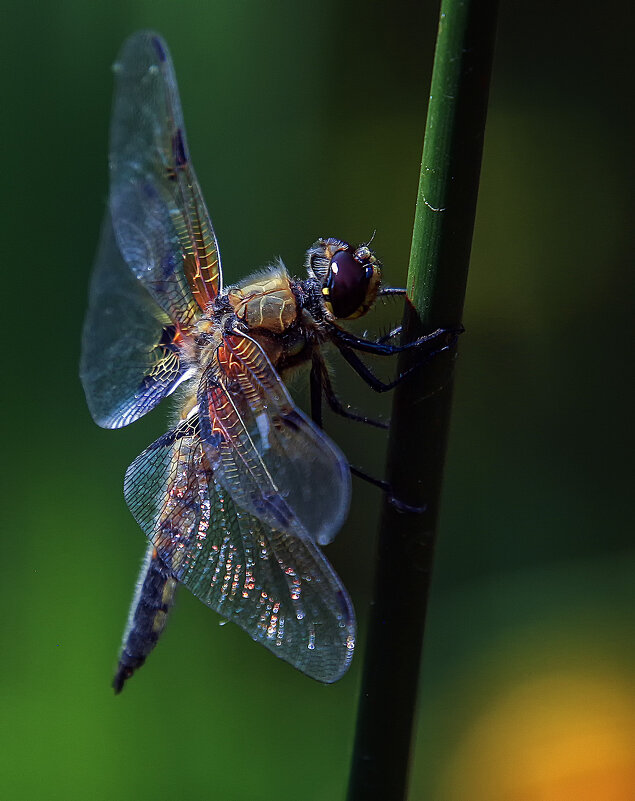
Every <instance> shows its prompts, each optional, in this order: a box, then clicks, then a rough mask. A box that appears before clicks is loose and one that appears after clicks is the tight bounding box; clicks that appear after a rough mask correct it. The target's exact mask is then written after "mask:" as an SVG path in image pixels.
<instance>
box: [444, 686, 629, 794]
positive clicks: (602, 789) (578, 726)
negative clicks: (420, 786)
mask: <svg viewBox="0 0 635 801" xmlns="http://www.w3.org/2000/svg"><path fill="white" fill-rule="evenodd" d="M443 785H444V792H443V793H442V796H443V798H444V799H448V801H634V799H635V698H634V694H633V687H632V686H629V685H628V684H627V683H626V682H625V681H623V680H620V679H615V678H614V677H611V676H609V675H606V676H601V675H594V676H585V675H580V674H575V673H555V674H550V675H546V676H545V675H543V676H542V677H539V678H536V679H533V680H531V681H529V682H526V683H524V684H522V685H518V686H516V687H514V688H512V689H511V690H509V689H508V690H507V691H506V693H505V694H504V695H502V696H501V697H500V698H498V699H497V700H496V701H495V702H494V704H493V705H492V706H491V708H490V709H489V711H488V712H487V713H485V714H484V715H481V716H480V717H479V718H478V719H477V720H476V721H475V723H474V724H473V726H472V727H471V729H470V730H469V731H468V732H467V733H466V735H465V737H464V739H463V741H462V742H461V744H460V745H459V747H458V749H457V751H456V752H455V754H454V757H453V759H451V760H450V763H449V765H448V771H447V774H446V776H445V780H444V782H443Z"/></svg>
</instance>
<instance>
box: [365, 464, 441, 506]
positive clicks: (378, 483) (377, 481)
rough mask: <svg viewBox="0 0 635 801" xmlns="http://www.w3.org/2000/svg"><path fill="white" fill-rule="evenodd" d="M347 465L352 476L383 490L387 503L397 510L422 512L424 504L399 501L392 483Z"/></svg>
mask: <svg viewBox="0 0 635 801" xmlns="http://www.w3.org/2000/svg"><path fill="white" fill-rule="evenodd" d="M349 467H350V469H351V473H352V474H353V475H354V476H357V478H361V479H362V480H363V481H367V482H368V483H369V484H372V485H373V486H374V487H378V488H379V489H380V490H381V491H382V492H384V493H385V494H386V497H387V498H388V503H390V504H391V505H392V506H394V507H395V509H397V511H399V512H410V513H412V514H422V513H423V512H425V510H426V507H425V506H411V505H410V504H409V503H404V501H400V500H399V498H397V497H396V496H395V494H394V492H393V488H392V485H391V484H390V483H389V482H388V481H383V480H382V479H381V478H375V477H374V476H371V475H369V474H368V473H366V472H365V471H364V470H360V469H359V468H358V467H354V466H353V465H352V464H350V465H349Z"/></svg>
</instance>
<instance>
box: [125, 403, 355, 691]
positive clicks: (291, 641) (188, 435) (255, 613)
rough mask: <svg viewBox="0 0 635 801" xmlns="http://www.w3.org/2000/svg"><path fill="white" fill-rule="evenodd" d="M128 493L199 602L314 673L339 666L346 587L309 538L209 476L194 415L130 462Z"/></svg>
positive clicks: (334, 675) (344, 646)
mask: <svg viewBox="0 0 635 801" xmlns="http://www.w3.org/2000/svg"><path fill="white" fill-rule="evenodd" d="M124 494H125V497H126V501H127V503H128V506H129V507H130V510H131V511H132V513H133V515H134V517H135V518H136V520H137V522H138V523H139V525H140V526H141V527H142V528H143V530H144V531H145V532H146V534H147V536H148V538H149V539H150V541H151V542H152V543H153V544H154V546H155V547H156V549H157V551H158V553H159V556H160V557H161V559H162V560H163V561H164V562H165V563H166V564H167V565H168V566H169V567H170V568H171V570H172V571H173V574H174V576H175V577H176V578H177V579H178V580H179V581H180V582H182V583H183V584H185V586H187V587H188V588H189V589H190V590H191V591H192V592H193V593H194V594H195V595H196V596H197V597H198V598H200V599H201V600H202V601H203V602H204V603H206V604H207V605H208V606H210V607H211V608H212V609H214V610H216V611H217V612H219V613H220V614H221V615H223V616H224V617H226V618H228V619H229V620H231V621H233V622H234V623H237V624H238V625H239V626H240V627H241V628H243V629H244V630H245V631H246V632H247V633H248V634H249V635H250V636H251V637H252V638H253V639H254V640H256V641H257V642H260V643H262V644H263V645H264V646H265V647H266V648H268V649H269V650H270V651H272V652H273V653H274V654H275V655H276V656H279V657H280V658H281V659H284V660H285V661H287V662H289V663H290V664H291V665H293V666H294V667H296V668H298V669H299V670H301V671H302V672H303V673H306V674H307V675H309V676H311V677H312V678H314V679H317V680H318V681H323V682H327V683H330V682H333V681H336V680H337V679H338V678H340V677H341V676H342V675H343V674H344V672H345V671H346V670H347V668H348V666H349V663H350V660H351V658H352V656H353V648H354V644H355V619H354V613H353V609H352V605H351V602H350V600H349V598H348V595H347V593H346V590H345V588H344V586H343V585H342V583H341V581H340V580H339V578H338V577H337V575H336V574H335V572H334V571H333V569H332V567H331V566H330V564H329V563H328V562H327V560H326V559H325V558H324V556H323V555H322V553H321V551H320V549H319V548H318V547H317V546H316V545H315V544H314V543H312V542H311V541H309V540H306V539H303V538H297V537H294V536H293V535H292V534H291V533H289V532H285V531H280V530H277V529H275V528H272V527H270V526H268V525H266V524H265V523H264V522H263V521H262V520H259V519H258V518H257V517H255V516H254V515H252V514H250V513H249V512H246V511H244V510H242V509H240V508H239V507H238V506H237V505H236V504H235V503H234V501H233V500H232V498H231V496H230V495H229V493H228V492H226V490H225V489H224V488H223V486H222V485H221V484H220V483H219V482H217V481H216V480H215V477H214V474H213V471H212V469H211V467H210V465H209V461H208V459H207V455H206V453H205V449H204V448H203V446H202V443H201V439H200V436H199V424H198V420H197V419H196V418H190V419H189V420H187V421H182V422H181V423H180V424H179V425H178V426H177V428H176V429H174V430H173V431H170V432H168V433H167V434H165V435H164V436H163V437H161V438H160V439H159V440H157V441H156V442H155V443H154V444H153V445H151V446H150V447H149V448H147V449H146V450H145V451H144V452H143V453H142V454H141V455H140V456H139V457H138V458H137V459H136V460H135V461H134V462H133V463H132V465H131V466H130V467H129V468H128V471H127V472H126V479H125V484H124Z"/></svg>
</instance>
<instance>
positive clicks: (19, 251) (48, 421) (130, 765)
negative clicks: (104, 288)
mask: <svg viewBox="0 0 635 801" xmlns="http://www.w3.org/2000/svg"><path fill="white" fill-rule="evenodd" d="M1 9H2V24H1V27H0V37H1V50H0V53H1V56H0V58H1V60H2V65H3V70H2V78H1V80H0V83H1V85H2V107H1V110H0V114H1V119H2V143H3V148H2V153H3V158H2V167H1V170H0V174H1V178H0V185H1V187H2V254H3V258H2V263H3V275H4V278H3V282H2V283H3V287H4V291H3V301H2V309H3V320H4V325H3V337H2V341H3V343H4V348H3V354H4V358H3V364H4V367H5V369H4V374H5V379H4V381H3V397H4V409H3V414H2V421H3V426H4V433H3V438H2V446H3V459H2V462H3V470H4V478H3V480H2V483H1V485H0V486H1V491H2V513H1V516H0V520H1V525H2V540H1V542H2V546H1V548H2V556H3V560H2V564H3V568H2V583H3V606H2V614H1V620H2V622H1V623H0V626H1V631H2V644H3V655H2V658H1V660H0V718H1V726H0V795H1V796H2V798H6V799H12V801H22V799H29V800H31V799H33V798H39V799H64V800H65V801H71V799H84V798H90V799H93V800H94V801H99V799H109V801H110V800H111V799H122V800H123V799H134V801H142V799H150V798H152V799H161V798H175V799H198V798H210V799H216V798H217V799H226V800H227V801H242V799H258V801H269V800H270V799H276V800H279V799H288V798H301V799H303V800H304V801H322V800H323V799H329V800H330V799H333V800H334V801H336V800H337V799H343V798H344V796H345V788H346V782H347V773H348V767H349V760H350V756H351V750H352V742H353V733H354V723H355V709H356V700H357V693H358V690H359V682H360V674H361V663H362V659H363V650H364V642H365V637H364V631H365V620H366V610H367V608H368V604H369V601H370V587H371V578H372V562H373V549H374V543H375V534H376V524H377V512H378V508H379V503H380V498H379V497H378V494H377V492H375V491H374V490H373V489H372V488H371V487H369V486H367V485H364V484H360V483H358V482H356V483H355V485H354V498H353V505H352V509H351V513H350V518H349V521H348V523H347V524H346V526H345V528H344V529H343V530H342V532H341V533H340V535H339V537H338V539H337V541H336V543H335V544H333V545H332V546H329V548H328V550H327V555H328V557H329V558H330V560H331V561H332V562H333V564H334V565H335V567H336V569H337V571H338V572H339V573H340V575H341V576H342V577H343V579H344V581H345V583H346V585H347V586H348V588H349V590H350V593H351V595H352V597H353V599H354V601H355V605H356V609H357V613H358V616H359V619H360V628H361V633H360V638H359V646H358V653H357V656H356V659H355V661H354V663H353V667H352V669H351V670H350V672H349V674H348V675H347V676H346V677H345V678H344V679H343V680H342V681H341V682H339V683H338V684H337V685H335V686H330V687H324V686H320V685H318V684H316V683H314V682H312V681H311V680H309V679H307V678H305V677H304V676H302V675H300V674H298V673H296V672H294V671H293V670H292V669H291V668H290V667H288V666H287V665H285V664H283V663H281V662H279V661H278V660H276V659H274V658H273V657H271V655H270V654H269V653H267V652H266V651H265V650H264V649H262V648H260V647H258V646H256V645H255V644H254V643H252V642H251V641H250V640H249V638H248V637H247V636H246V635H244V634H243V633H242V632H241V631H240V630H238V629H237V628H236V627H234V626H231V625H228V626H223V627H221V626H219V625H218V624H219V618H218V617H217V616H216V615H215V614H214V613H213V612H211V611H210V610H208V609H207V608H205V607H204V606H203V605H202V604H200V603H199V602H198V601H196V600H195V599H194V598H193V597H192V596H190V595H189V593H187V592H186V591H182V592H181V593H180V595H179V598H178V601H177V607H176V609H175V610H174V614H173V616H172V619H171V622H170V624H169V626H168V629H167V631H166V634H165V636H164V638H163V641H162V642H161V643H160V646H159V648H158V649H157V650H156V651H155V652H154V653H153V654H152V656H151V657H150V659H149V661H148V663H147V665H146V666H145V667H144V668H143V670H142V671H141V672H140V673H139V674H138V675H137V676H136V677H135V678H134V679H133V680H132V681H131V683H130V684H129V686H128V687H127V688H126V690H125V692H124V693H123V694H122V695H121V696H120V697H117V698H115V697H114V696H113V694H112V691H111V689H110V681H111V678H112V673H113V669H114V665H115V659H116V654H117V649H118V647H119V641H120V636H121V632H122V629H123V626H124V622H125V619H126V615H127V611H128V604H129V601H130V598H131V595H132V589H133V583H134V581H135V578H136V573H137V569H138V564H139V562H140V559H141V556H142V553H143V551H144V539H143V536H142V533H141V531H140V530H139V529H138V528H137V527H136V525H135V523H134V521H133V520H132V518H131V516H130V514H129V513H128V511H127V509H126V507H125V504H124V500H123V497H122V491H121V488H122V477H123V474H124V471H125V468H126V467H127V465H128V464H129V462H130V461H131V460H132V459H133V458H134V457H135V456H136V455H137V453H139V452H140V451H141V450H142V449H143V447H145V445H146V444H148V443H149V442H151V441H152V440H153V439H154V438H155V437H157V436H158V435H159V434H160V433H161V432H162V431H163V430H164V428H165V409H163V408H160V409H159V410H157V411H155V412H153V413H152V414H151V415H149V416H148V418H146V419H144V420H142V421H140V422H138V423H137V424H136V425H134V426H132V427H131V428H130V429H128V430H123V431H117V432H109V431H102V430H100V429H98V428H97V427H96V426H95V425H94V424H93V422H92V420H91V419H90V417H89V414H88V412H87V409H86V407H85V403H84V398H83V393H82V389H81V386H80V383H79V380H78V377H77V372H78V366H77V364H78V358H79V342H80V331H81V325H82V319H83V314H84V309H85V305H86V294H87V286H88V279H89V273H90V268H91V263H92V259H93V254H94V251H95V246H96V242H97V235H98V229H99V224H100V218H101V215H102V210H103V208H104V203H105V200H106V195H107V170H106V152H107V131H108V120H109V114H110V101H111V91H112V80H111V73H110V65H111V63H112V62H113V60H114V58H115V56H116V53H117V51H118V49H119V47H120V45H121V42H122V41H123V39H124V37H125V36H127V35H128V34H129V33H131V32H132V31H134V30H136V29H138V28H142V27H152V28H155V29H156V30H158V31H160V32H161V33H163V35H164V36H165V37H166V39H167V40H168V43H169V45H170V48H171V50H172V55H173V58H174V61H175V64H176V71H177V75H178V77H179V81H180V88H181V95H182V100H183V106H184V111H185V118H186V122H187V126H188V134H189V142H190V150H191V153H192V154H193V160H194V163H195V165H196V170H197V173H198V176H199V179H200V181H201V184H202V186H203V190H204V192H205V196H206V199H207V203H208V206H209V208H210V211H211V214H212V218H213V220H214V224H215V227H216V231H217V234H218V236H219V239H220V243H221V248H222V254H223V258H224V269H225V273H226V278H227V280H228V281H231V280H235V279H237V278H239V277H241V276H243V275H245V274H246V273H247V272H248V271H250V270H252V269H253V268H254V267H257V266H260V265H262V264H264V263H265V262H266V261H267V260H268V259H270V258H271V257H272V256H275V255H281V256H282V257H283V258H284V259H285V261H286V262H287V264H288V265H289V267H290V268H292V269H293V270H299V269H300V267H301V263H302V258H303V252H304V249H305V248H306V247H307V246H308V245H309V244H310V243H311V242H312V241H313V240H314V239H315V238H316V237H317V236H318V235H329V234H335V235H337V236H342V237H345V238H350V239H351V240H353V241H356V242H357V241H363V240H365V239H368V237H369V236H370V235H371V234H372V232H373V231H374V230H375V229H376V230H377V234H376V238H375V246H376V249H377V251H378V253H379V254H380V256H381V258H382V260H383V261H384V263H385V275H386V279H387V281H388V282H390V283H392V284H394V285H399V284H400V283H402V282H403V281H404V278H405V270H406V264H407V259H408V252H409V240H410V233H411V226H412V218H413V204H414V199H415V195H416V188H417V180H418V169H419V161H420V155H421V145H422V135H423V129H424V122H425V111H426V97H427V92H428V84H429V77H430V69H431V64H432V56H433V45H434V36H435V30H436V19H437V14H438V7H437V4H436V3H432V2H420V3H407V2H399V1H398V0H390V2H388V1H387V0H382V1H381V2H377V3H371V4H368V3H362V2H361V1H358V0H343V1H342V0H322V2H320V3H309V2H292V1H291V0H287V2H279V1H276V2H269V3H261V2H257V0H240V1H237V2H232V3H229V2H218V1H215V0H208V1H207V2H195V0H180V1H179V2H176V1H175V2H157V1H156V0H155V1H154V2H149V1H146V2H144V1H143V0H127V1H126V2H122V0H114V1H113V2H108V3H100V2H95V3H85V2H81V1H80V0H58V2H38V3H34V2H30V0H24V1H23V2H20V3H17V2H16V3H7V2H4V3H2V6H1ZM629 9H631V4H630V3H628V2H626V0H624V2H622V3H619V2H618V3H616V4H612V5H611V12H610V14H609V13H608V8H607V9H604V8H602V9H600V8H598V7H597V6H596V4H594V5H593V6H591V4H589V6H588V7H587V6H585V5H584V4H581V3H577V2H573V0H566V1H565V2H563V3H557V4H555V3H550V2H544V1H542V0H541V1H540V2H528V1H527V0H519V2H508V3H504V4H503V8H502V11H501V17H500V26H499V38H498V48H497V53H496V59H495V64H494V75H493V84H492V92H491V107H490V114H489V121H488V129H487V140H486V147H485V154H484V161H483V174H482V187H481V194H480V200H479V208H478V218H477V226H476V232H475V239H474V247H473V258H472V265H471V272H470V279H469V286H468V296H467V301H466V309H465V325H466V328H467V331H468V333H466V334H465V336H464V337H462V338H461V343H460V360H459V365H458V373H457V387H456V397H455V408H454V417H453V424H452V432H451V442H450V448H449V454H448V462H447V471H446V476H447V480H446V486H445V495H444V506H443V515H442V526H441V533H440V540H439V545H438V558H437V564H436V569H435V578H434V585H433V591H432V601H431V606H430V617H429V625H428V632H427V637H426V644H425V657H424V662H423V668H422V676H421V687H422V689H421V697H420V705H419V709H418V718H417V719H418V726H417V741H416V751H415V758H414V763H413V767H412V789H411V798H412V799H413V801H414V800H415V799H424V798H425V799H434V800H435V801H481V799H483V801H499V799H500V800H501V801H503V799H504V800H505V801H565V800H566V801H569V799H575V801H627V799H632V798H634V797H635V732H634V728H635V714H634V712H635V700H634V696H633V690H634V687H633V681H632V676H633V668H634V666H635V664H634V663H635V659H634V656H635V647H634V644H633V636H634V634H635V626H634V623H635V621H634V616H633V599H634V593H633V584H634V579H635V547H634V545H633V527H632V477H631V475H629V467H630V466H631V457H632V453H633V414H632V409H633V395H632V392H631V390H632V387H631V375H632V373H631V369H632V345H631V343H632V336H633V304H632V301H633V279H632V254H633V247H632V244H633V236H632V228H633V225H632V220H633V211H634V209H633V204H632V184H633V175H632V173H629V169H628V165H629V162H630V158H631V156H632V149H633V126H632V122H633V119H632V117H633V106H632V78H633V74H632V72H633V70H632V49H631V45H632V42H631V39H632V22H633V20H632V18H631V19H630V21H629V18H628V12H629ZM399 316H400V310H399V308H398V306H392V307H387V308H386V309H384V310H380V312H379V313H378V314H377V315H376V317H375V318H374V319H373V320H369V322H368V325H370V326H372V327H373V328H375V327H378V328H380V327H381V326H383V325H387V324H388V323H390V322H391V321H395V320H397V319H399ZM337 382H338V386H339V388H340V391H341V393H342V395H344V396H345V397H346V398H347V399H348V400H349V402H351V403H353V404H354V405H356V406H357V407H358V408H360V409H367V410H369V411H372V412H374V413H381V414H388V406H387V405H386V404H387V399H382V400H381V401H378V400H377V399H376V398H373V397H370V391H368V390H367V389H366V388H365V387H364V386H362V385H361V383H360V382H359V381H358V380H357V379H356V378H355V376H350V375H349V374H348V372H347V370H346V368H345V366H342V365H338V366H337ZM328 430H329V431H330V432H331V433H332V435H333V436H334V438H336V439H337V441H338V442H339V443H340V445H341V446H342V447H343V449H344V450H345V452H346V453H347V454H348V455H349V457H350V459H351V461H352V462H353V463H355V464H358V465H363V466H364V467H365V468H366V469H367V470H369V471H370V472H374V473H376V474H381V473H382V470H383V459H384V442H385V440H384V437H383V435H382V434H381V433H377V432H373V431H371V432H366V431H364V430H363V429H362V430H360V429H359V427H357V428H356V427H355V426H354V425H353V424H351V425H345V424H343V423H342V422H341V421H336V420H329V421H328ZM408 468H409V466H408V465H404V469H408ZM397 579H398V577H396V585H397ZM396 591H397V586H396ZM386 648H387V649H390V648H391V641H390V635H389V633H387V639H386ZM386 747H387V748H390V732H386Z"/></svg>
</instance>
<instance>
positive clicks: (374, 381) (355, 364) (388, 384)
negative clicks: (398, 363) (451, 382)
mask: <svg viewBox="0 0 635 801" xmlns="http://www.w3.org/2000/svg"><path fill="white" fill-rule="evenodd" d="M336 344H337V347H338V349H339V352H340V353H341V354H342V356H343V357H344V358H345V359H346V361H347V362H348V363H349V364H350V366H351V367H352V368H353V370H355V372H356V373H357V375H359V376H360V378H363V379H364V381H365V382H366V383H367V384H368V386H369V387H370V388H371V389H374V390H375V392H388V391H390V390H391V389H394V388H395V387H396V386H397V385H398V384H400V383H401V382H402V381H403V380H404V379H405V378H407V377H408V376H409V375H411V374H412V373H414V372H415V370H418V369H419V368H420V367H422V366H423V365H424V364H425V363H426V362H428V361H429V360H430V359H432V358H433V357H434V356H437V355H438V354H439V353H443V352H444V351H447V350H451V349H452V348H453V347H454V344H451V345H444V346H443V347H441V348H438V349H437V350H433V351H430V352H429V353H426V354H425V356H424V357H423V358H422V359H420V360H419V361H418V362H417V363H416V364H414V365H413V366H412V367H409V368H408V369H407V370H404V372H403V373H401V374H400V375H398V376H397V378H395V379H394V380H393V381H382V380H381V379H380V378H378V377H377V376H376V375H375V373H373V371H372V370H371V369H370V367H368V365H367V364H365V363H364V362H363V361H362V360H361V359H360V357H359V356H358V355H357V354H356V353H355V351H354V350H353V349H352V348H350V347H349V346H348V345H343V344H341V343H336Z"/></svg>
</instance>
